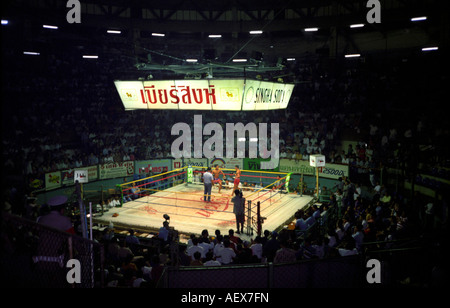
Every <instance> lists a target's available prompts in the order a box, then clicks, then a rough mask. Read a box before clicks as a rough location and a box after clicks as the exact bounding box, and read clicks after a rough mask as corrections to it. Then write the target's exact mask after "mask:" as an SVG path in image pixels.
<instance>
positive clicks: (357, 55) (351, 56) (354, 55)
mask: <svg viewBox="0 0 450 308" xmlns="http://www.w3.org/2000/svg"><path fill="white" fill-rule="evenodd" d="M345 57H346V58H359V57H361V54H359V53H353V54H348V55H345Z"/></svg>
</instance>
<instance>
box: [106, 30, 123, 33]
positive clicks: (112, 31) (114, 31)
mask: <svg viewBox="0 0 450 308" xmlns="http://www.w3.org/2000/svg"><path fill="white" fill-rule="evenodd" d="M106 32H107V33H109V34H121V33H122V31H120V30H107V31H106Z"/></svg>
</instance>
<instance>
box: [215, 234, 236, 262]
mask: <svg viewBox="0 0 450 308" xmlns="http://www.w3.org/2000/svg"><path fill="white" fill-rule="evenodd" d="M230 243H231V242H230V240H228V239H226V240H224V241H223V246H224V248H223V249H221V250H219V251H218V255H217V256H216V259H217V260H218V261H219V262H220V263H221V264H222V265H228V264H233V262H234V258H236V253H235V252H234V250H233V248H231V247H230Z"/></svg>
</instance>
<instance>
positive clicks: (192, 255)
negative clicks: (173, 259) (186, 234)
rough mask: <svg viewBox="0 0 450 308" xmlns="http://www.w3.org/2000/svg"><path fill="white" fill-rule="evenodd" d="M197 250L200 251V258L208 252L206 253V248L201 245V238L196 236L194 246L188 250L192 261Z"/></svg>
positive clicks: (193, 241) (193, 240)
mask: <svg viewBox="0 0 450 308" xmlns="http://www.w3.org/2000/svg"><path fill="white" fill-rule="evenodd" d="M196 252H199V253H200V258H201V256H202V255H203V254H205V255H206V253H204V248H203V247H201V246H200V245H199V239H198V238H197V237H194V238H193V239H192V246H191V247H189V248H188V249H187V250H186V253H187V255H188V256H189V257H190V258H191V261H193V260H194V253H196Z"/></svg>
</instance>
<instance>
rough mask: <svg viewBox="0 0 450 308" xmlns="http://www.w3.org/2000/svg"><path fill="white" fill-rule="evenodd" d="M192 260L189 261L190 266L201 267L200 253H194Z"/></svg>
mask: <svg viewBox="0 0 450 308" xmlns="http://www.w3.org/2000/svg"><path fill="white" fill-rule="evenodd" d="M193 256H194V259H193V260H192V261H191V264H190V266H203V262H202V260H201V259H202V254H201V252H200V251H196V252H194V255H193Z"/></svg>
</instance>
